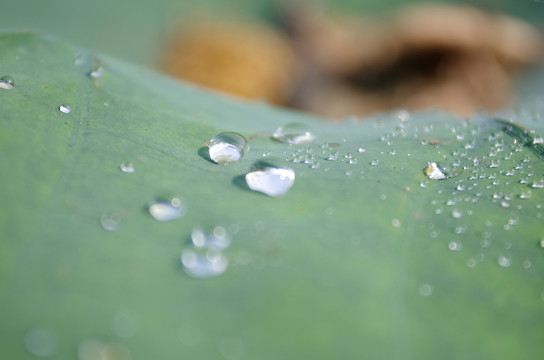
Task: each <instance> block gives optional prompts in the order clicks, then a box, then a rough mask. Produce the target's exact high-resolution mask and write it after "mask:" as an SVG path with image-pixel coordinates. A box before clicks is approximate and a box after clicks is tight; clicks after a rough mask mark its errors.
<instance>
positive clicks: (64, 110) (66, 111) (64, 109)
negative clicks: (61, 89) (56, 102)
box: [59, 105, 72, 114]
mask: <svg viewBox="0 0 544 360" xmlns="http://www.w3.org/2000/svg"><path fill="white" fill-rule="evenodd" d="M59 110H60V112H61V113H63V114H69V113H71V112H72V107H71V106H70V105H61V106H59Z"/></svg>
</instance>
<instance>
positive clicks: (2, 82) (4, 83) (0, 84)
mask: <svg viewBox="0 0 544 360" xmlns="http://www.w3.org/2000/svg"><path fill="white" fill-rule="evenodd" d="M14 86H15V81H14V80H13V78H12V77H11V76H8V75H6V76H2V77H1V78H0V89H4V90H11V89H13V87H14Z"/></svg>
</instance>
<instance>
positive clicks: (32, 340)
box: [25, 328, 56, 357]
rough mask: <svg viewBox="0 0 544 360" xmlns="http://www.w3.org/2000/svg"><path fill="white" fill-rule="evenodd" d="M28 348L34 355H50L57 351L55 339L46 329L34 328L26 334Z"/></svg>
mask: <svg viewBox="0 0 544 360" xmlns="http://www.w3.org/2000/svg"><path fill="white" fill-rule="evenodd" d="M25 346H26V349H27V350H28V351H29V352H30V353H31V354H32V355H34V356H38V357H49V356H51V355H53V354H54V353H55V348H56V344H55V339H54V338H53V335H51V333H50V332H49V331H47V330H45V329H42V328H33V329H31V330H29V331H28V332H27V333H26V334H25Z"/></svg>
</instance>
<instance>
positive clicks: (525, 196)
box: [519, 190, 533, 200]
mask: <svg viewBox="0 0 544 360" xmlns="http://www.w3.org/2000/svg"><path fill="white" fill-rule="evenodd" d="M532 196H533V194H532V193H531V190H527V191H522V192H521V194H519V198H520V199H523V200H527V199H530V198H531V197H532Z"/></svg>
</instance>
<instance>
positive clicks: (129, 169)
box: [119, 161, 135, 174]
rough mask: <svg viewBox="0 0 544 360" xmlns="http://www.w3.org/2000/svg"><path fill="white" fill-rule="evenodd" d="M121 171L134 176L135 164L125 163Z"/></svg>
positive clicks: (120, 167) (120, 166)
mask: <svg viewBox="0 0 544 360" xmlns="http://www.w3.org/2000/svg"><path fill="white" fill-rule="evenodd" d="M119 169H120V170H121V171H122V172H124V173H126V174H132V173H133V172H134V170H135V169H134V164H133V163H132V162H130V161H127V162H124V163H122V164H121V165H119Z"/></svg>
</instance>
